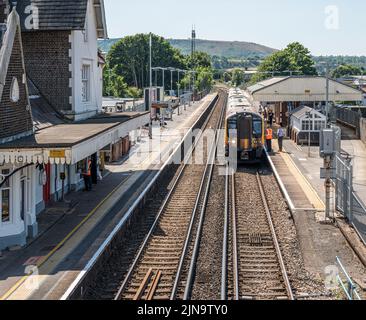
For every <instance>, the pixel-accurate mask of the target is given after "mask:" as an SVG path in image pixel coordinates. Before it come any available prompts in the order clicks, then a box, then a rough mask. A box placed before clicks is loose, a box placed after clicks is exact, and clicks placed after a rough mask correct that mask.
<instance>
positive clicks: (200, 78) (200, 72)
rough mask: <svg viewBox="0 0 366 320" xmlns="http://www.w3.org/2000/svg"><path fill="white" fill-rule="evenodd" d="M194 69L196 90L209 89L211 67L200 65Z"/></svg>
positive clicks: (211, 83)
mask: <svg viewBox="0 0 366 320" xmlns="http://www.w3.org/2000/svg"><path fill="white" fill-rule="evenodd" d="M196 70H197V75H196V89H197V90H198V91H204V90H211V88H212V85H213V73H212V69H211V68H208V67H202V66H200V67H198V68H197V69H196Z"/></svg>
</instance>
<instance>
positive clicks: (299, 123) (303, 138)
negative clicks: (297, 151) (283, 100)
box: [289, 106, 327, 144]
mask: <svg viewBox="0 0 366 320" xmlns="http://www.w3.org/2000/svg"><path fill="white" fill-rule="evenodd" d="M326 125H327V119H326V116H325V115H324V114H322V113H320V112H319V111H316V110H314V109H313V108H310V107H307V106H303V107H299V108H296V109H295V110H293V111H292V112H291V113H290V126H289V132H290V137H291V139H292V140H293V141H295V142H296V143H297V144H308V143H309V138H310V143H311V144H319V141H320V131H321V130H322V129H324V128H326ZM309 134H310V136H309Z"/></svg>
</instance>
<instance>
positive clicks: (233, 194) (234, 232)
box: [231, 173, 239, 300]
mask: <svg viewBox="0 0 366 320" xmlns="http://www.w3.org/2000/svg"><path fill="white" fill-rule="evenodd" d="M231 197H232V198H231V212H232V218H231V219H232V238H233V262H232V263H233V277H234V279H233V281H234V300H239V266H238V237H237V236H238V233H237V228H236V226H237V211H236V187H235V173H234V174H233V175H232V177H231Z"/></svg>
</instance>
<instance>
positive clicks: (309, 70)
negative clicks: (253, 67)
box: [251, 42, 317, 83]
mask: <svg viewBox="0 0 366 320" xmlns="http://www.w3.org/2000/svg"><path fill="white" fill-rule="evenodd" d="M314 65H315V62H314V61H313V59H312V57H311V55H310V51H309V50H308V49H307V48H305V47H304V46H303V45H302V44H300V43H298V42H294V43H290V44H289V45H288V46H287V47H286V48H285V49H283V50H280V51H277V52H275V53H273V54H272V55H270V56H268V57H267V58H266V59H264V60H263V62H262V63H261V64H260V65H259V67H258V73H257V74H255V75H254V76H253V77H252V80H251V82H252V83H256V82H259V81H261V80H264V79H267V78H270V77H272V76H287V75H290V74H291V73H292V74H294V75H317V71H316V68H315V66H314Z"/></svg>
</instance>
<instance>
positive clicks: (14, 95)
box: [10, 77, 20, 103]
mask: <svg viewBox="0 0 366 320" xmlns="http://www.w3.org/2000/svg"><path fill="white" fill-rule="evenodd" d="M19 98H20V92H19V83H18V79H17V78H16V77H14V78H13V80H12V83H11V87H10V100H11V102H14V103H16V102H18V101H19Z"/></svg>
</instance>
